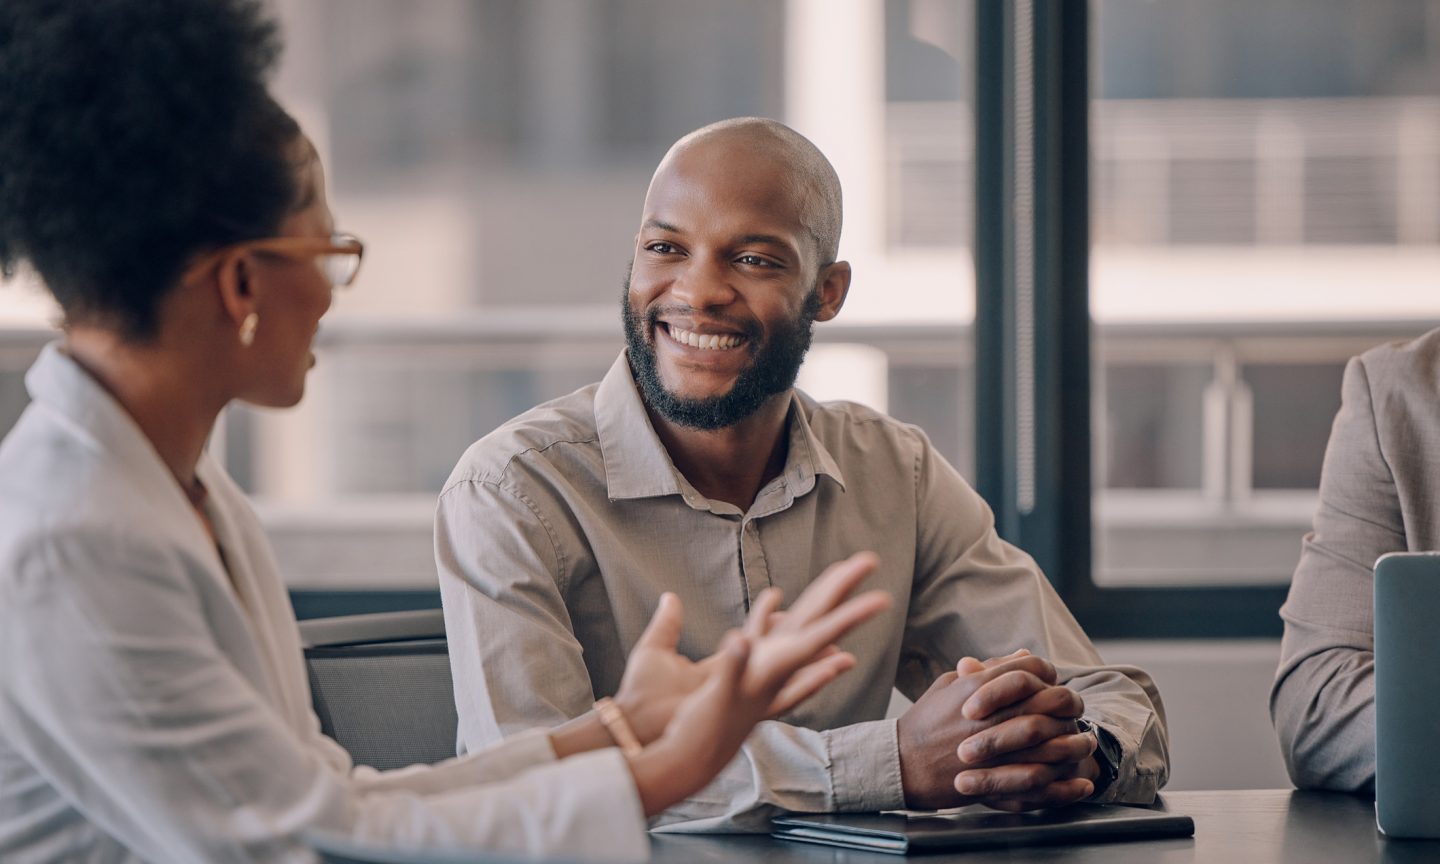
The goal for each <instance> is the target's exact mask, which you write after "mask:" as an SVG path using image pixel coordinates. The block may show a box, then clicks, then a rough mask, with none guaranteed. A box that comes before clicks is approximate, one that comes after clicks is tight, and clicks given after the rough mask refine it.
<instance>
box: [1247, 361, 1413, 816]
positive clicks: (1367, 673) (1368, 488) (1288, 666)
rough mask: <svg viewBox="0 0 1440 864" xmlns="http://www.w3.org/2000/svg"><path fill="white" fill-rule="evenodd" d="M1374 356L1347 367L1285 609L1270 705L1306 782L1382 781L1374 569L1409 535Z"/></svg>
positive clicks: (1333, 785)
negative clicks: (1384, 429) (1383, 428)
mask: <svg viewBox="0 0 1440 864" xmlns="http://www.w3.org/2000/svg"><path fill="white" fill-rule="evenodd" d="M1368 356H1369V355H1367V357H1368ZM1367 357H1357V358H1355V359H1352V360H1351V361H1350V363H1349V365H1348V366H1347V367H1346V368H1345V382H1344V385H1343V390H1342V402H1341V407H1340V412H1339V414H1337V415H1336V417H1335V424H1334V427H1333V428H1332V430H1331V433H1330V443H1329V445H1328V447H1327V448H1326V451H1325V464H1324V469H1323V471H1322V473H1321V478H1320V503H1319V507H1318V508H1317V510H1316V512H1315V521H1314V530H1312V531H1311V532H1310V533H1309V534H1308V535H1306V537H1305V541H1304V547H1303V551H1302V552H1301V556H1300V563H1299V565H1298V567H1297V568H1296V570H1295V578H1294V579H1293V580H1292V582H1291V584H1290V596H1289V598H1288V599H1287V600H1286V602H1285V605H1284V606H1283V607H1282V608H1281V610H1280V615H1281V617H1282V618H1283V619H1284V622H1285V636H1284V640H1283V642H1282V643H1281V649H1280V668H1279V670H1278V672H1277V673H1276V676H1275V683H1274V685H1273V687H1272V688H1271V692H1270V715H1271V718H1272V720H1273V721H1274V723H1275V731H1276V733H1277V734H1278V735H1279V737H1280V747H1281V751H1282V753H1283V755H1284V757H1285V765H1286V767H1287V768H1288V769H1289V771H1290V779H1291V780H1293V781H1294V782H1295V785H1297V786H1299V787H1301V788H1302V789H1303V788H1318V789H1335V790H1342V791H1347V792H1367V793H1373V791H1374V788H1375V661H1374V647H1375V639H1374V618H1375V614H1374V599H1373V594H1372V592H1373V573H1372V571H1373V568H1374V565H1375V559H1376V558H1378V557H1380V556H1381V555H1383V554H1385V553H1386V552H1394V551H1399V550H1403V549H1405V548H1406V546H1407V542H1406V530H1405V524H1404V518H1403V514H1402V508H1401V503H1400V494H1399V492H1398V491H1397V488H1396V483H1395V475H1394V472H1393V471H1392V469H1391V465H1392V459H1391V458H1390V457H1392V456H1393V454H1389V453H1387V452H1386V447H1385V446H1384V445H1383V444H1382V437H1381V435H1380V433H1379V426H1378V424H1377V410H1376V401H1377V400H1376V396H1375V392H1374V390H1373V389H1372V386H1371V372H1372V371H1373V370H1372V369H1371V368H1370V367H1369V366H1367V362H1366V361H1367Z"/></svg>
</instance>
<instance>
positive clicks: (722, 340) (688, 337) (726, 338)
mask: <svg viewBox="0 0 1440 864" xmlns="http://www.w3.org/2000/svg"><path fill="white" fill-rule="evenodd" d="M670 336H671V338H673V339H674V340H675V341H676V342H679V343H680V344H682V345H689V346H690V347H691V348H704V349H706V350H710V351H721V350H724V349H726V348H734V347H735V346H736V345H739V344H740V343H741V342H743V341H745V337H744V336H736V335H733V334H725V335H721V334H718V333H692V332H690V331H689V330H681V329H680V328H679V327H676V326H674V325H671V327H670Z"/></svg>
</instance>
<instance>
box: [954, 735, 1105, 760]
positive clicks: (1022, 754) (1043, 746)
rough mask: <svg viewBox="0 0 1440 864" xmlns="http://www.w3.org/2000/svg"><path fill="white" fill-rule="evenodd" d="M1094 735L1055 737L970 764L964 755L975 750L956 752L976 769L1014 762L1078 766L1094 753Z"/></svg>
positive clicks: (959, 749)
mask: <svg viewBox="0 0 1440 864" xmlns="http://www.w3.org/2000/svg"><path fill="white" fill-rule="evenodd" d="M1096 743H1097V742H1096V740H1095V735H1094V734H1093V733H1091V732H1077V733H1075V734H1073V735H1057V736H1056V737H1054V738H1050V739H1048V740H1045V741H1042V742H1040V743H1039V744H1037V745H1035V746H1034V747H1025V748H1021V749H1018V750H1012V751H1010V752H1008V753H1000V754H998V755H994V756H991V757H990V758H988V759H978V760H977V761H974V762H971V761H970V760H969V759H967V758H965V755H964V753H965V752H970V753H974V752H975V748H972V749H971V750H969V751H966V749H965V745H964V744H961V745H960V747H959V748H958V751H959V752H960V753H961V755H960V761H961V762H962V763H964V764H966V765H974V766H975V767H977V768H981V767H983V768H989V767H992V766H995V765H1008V764H1011V763H1014V762H1043V763H1049V764H1052V765H1059V764H1066V763H1068V764H1072V765H1073V764H1078V763H1079V762H1081V761H1083V760H1084V759H1085V758H1086V757H1088V756H1090V755H1091V754H1093V753H1094V752H1095V747H1096Z"/></svg>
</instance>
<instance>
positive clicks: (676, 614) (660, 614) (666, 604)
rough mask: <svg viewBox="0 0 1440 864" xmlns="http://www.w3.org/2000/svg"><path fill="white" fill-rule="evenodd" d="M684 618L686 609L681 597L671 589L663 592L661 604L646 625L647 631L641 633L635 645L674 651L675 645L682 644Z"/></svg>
mask: <svg viewBox="0 0 1440 864" xmlns="http://www.w3.org/2000/svg"><path fill="white" fill-rule="evenodd" d="M683 618H684V609H683V607H682V606H681V605H680V598H679V597H677V596H676V595H675V594H672V593H671V592H669V591H666V592H665V593H664V594H661V595H660V605H659V606H657V607H656V609H655V614H654V615H652V616H651V617H650V623H649V624H647V625H645V632H644V633H641V634H640V638H639V640H637V641H636V642H635V647H636V648H661V649H664V650H666V651H674V650H675V646H676V645H678V644H680V624H681V620H682V619H683Z"/></svg>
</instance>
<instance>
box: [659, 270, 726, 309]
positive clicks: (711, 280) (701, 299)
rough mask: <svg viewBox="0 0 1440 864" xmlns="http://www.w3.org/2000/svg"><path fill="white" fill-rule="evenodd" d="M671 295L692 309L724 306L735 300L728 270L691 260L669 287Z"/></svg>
mask: <svg viewBox="0 0 1440 864" xmlns="http://www.w3.org/2000/svg"><path fill="white" fill-rule="evenodd" d="M670 293H671V295H672V296H673V297H674V298H675V299H676V300H678V301H680V302H681V303H684V304H685V305H687V306H689V307H691V308H692V309H705V308H708V307H712V306H724V305H726V304H728V303H731V302H733V301H734V300H735V288H734V286H733V285H731V284H730V272H729V270H728V268H726V267H724V266H722V265H720V264H718V263H716V262H713V261H706V260H703V259H698V258H691V259H690V260H689V261H688V262H686V265H685V268H684V270H683V271H682V272H681V273H680V275H679V276H678V277H677V278H676V279H675V281H674V282H673V283H672V284H671V286H670Z"/></svg>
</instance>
